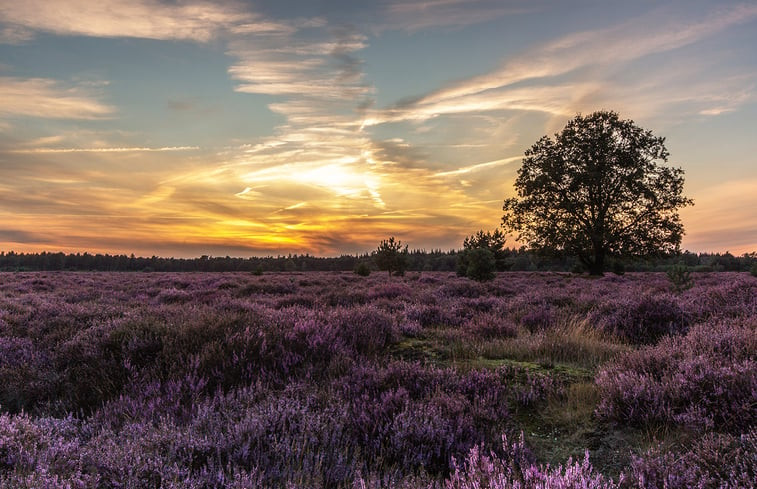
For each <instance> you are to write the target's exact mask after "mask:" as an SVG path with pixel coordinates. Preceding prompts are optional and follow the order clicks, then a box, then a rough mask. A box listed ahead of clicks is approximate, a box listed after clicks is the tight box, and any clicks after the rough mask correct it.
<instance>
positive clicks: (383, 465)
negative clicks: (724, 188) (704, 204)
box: [0, 272, 757, 489]
mask: <svg viewBox="0 0 757 489" xmlns="http://www.w3.org/2000/svg"><path fill="white" fill-rule="evenodd" d="M693 276H694V284H695V285H694V287H693V288H691V289H689V290H686V291H683V292H681V293H679V294H671V293H670V291H669V283H668V281H667V278H666V277H665V274H663V273H650V274H636V273H627V274H625V275H623V276H622V277H618V276H607V277H604V278H599V279H586V278H584V277H578V276H574V275H570V274H557V273H503V274H499V275H498V277H497V278H496V279H495V280H493V281H491V282H486V283H478V282H473V281H470V280H468V279H465V278H460V277H457V276H455V275H454V274H451V273H423V274H417V273H408V274H407V275H406V276H405V277H402V278H399V277H388V276H387V275H386V274H371V275H370V276H368V277H359V276H357V275H355V274H352V273H325V272H324V273H321V272H313V273H281V274H263V275H260V276H256V275H253V274H248V273H223V274H220V273H218V274H214V273H185V274H178V273H120V274H119V273H112V274H109V273H73V272H72V273H47V272H40V273H2V274H0V488H19V487H22V488H23V487H29V488H37V487H40V488H106V487H123V488H184V487H187V488H198V489H199V488H240V489H241V488H250V487H271V488H274V487H276V488H278V487H313V488H332V487H342V488H363V487H364V488H379V487H387V488H409V487H421V488H422V487H428V488H437V489H438V488H443V487H445V488H448V489H453V488H460V489H462V488H469V487H470V488H473V487H491V488H505V487H507V488H563V487H566V488H567V487H590V488H614V487H623V488H626V487H643V488H651V487H671V488H673V487H697V484H700V485H702V487H747V486H748V484H749V481H753V480H754V477H753V476H754V473H755V466H756V465H757V463H756V462H755V457H756V456H757V455H755V454H757V447H755V439H757V437H756V436H755V433H754V430H755V427H757V417H756V415H755V413H756V412H757V397H756V396H757V341H756V340H755V338H757V334H755V328H756V327H757V325H756V324H755V317H757V278H754V277H751V276H749V275H748V274H738V273H719V274H715V273H706V274H696V273H695V274H693ZM562 411H565V413H566V414H565V415H564V416H563V417H561V416H559V415H556V414H555V413H560V412H562ZM628 432H630V433H632V436H627V437H625V438H623V437H624V436H625V435H624V433H628ZM521 433H523V435H522V436H520V437H519V435H520V434H521ZM608 433H609V434H610V435H612V436H610V437H609V438H608V440H605V438H604V436H605V435H606V434H608ZM649 433H657V434H661V436H663V437H664V436H665V434H666V433H672V434H676V433H678V434H679V436H689V437H691V438H692V439H697V440H699V441H697V442H696V443H693V444H689V445H688V446H687V447H686V448H685V449H681V448H680V447H678V446H677V445H675V443H674V442H675V440H674V439H672V438H671V440H667V442H666V443H665V444H662V443H661V444H660V445H659V446H657V447H654V446H653V447H652V448H651V449H650V448H649V446H648V445H644V446H641V445H639V444H638V440H642V439H648V438H649ZM681 433H683V434H681ZM503 434H505V435H506V436H505V439H504V440H505V441H504V443H503ZM507 440H517V441H516V442H515V443H511V442H508V441H507ZM613 440H616V441H613ZM617 440H621V441H620V442H617ZM634 440H637V441H636V442H635V441H634ZM563 446H564V448H563ZM665 447H672V448H665ZM555 454H557V455H555ZM608 454H612V455H608ZM640 454H641V455H640ZM569 457H572V458H569ZM721 462H722V463H721ZM607 474H611V475H612V476H613V477H614V479H613V478H611V477H609V476H608V475H607ZM615 481H617V482H615ZM701 481H704V482H701Z"/></svg>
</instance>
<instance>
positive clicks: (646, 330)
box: [589, 294, 691, 344]
mask: <svg viewBox="0 0 757 489" xmlns="http://www.w3.org/2000/svg"><path fill="white" fill-rule="evenodd" d="M589 320H590V321H591V322H593V323H595V324H596V325H597V326H599V327H600V328H601V329H603V330H604V331H605V332H606V333H608V334H612V335H615V336H619V337H621V338H624V339H626V340H628V341H630V342H632V343H636V344H650V343H655V342H657V341H658V340H659V339H660V338H661V337H663V336H665V335H668V334H676V333H684V332H686V330H687V329H688V327H689V325H690V323H691V317H690V314H689V313H687V312H686V310H684V308H683V307H681V305H680V304H679V302H678V300H676V298H675V297H673V296H670V295H665V294H658V295H652V294H644V295H641V296H640V297H633V296H631V297H628V298H612V299H611V301H609V302H606V303H605V304H603V305H601V306H600V307H599V308H597V309H595V310H594V311H592V312H591V313H590V314H589Z"/></svg>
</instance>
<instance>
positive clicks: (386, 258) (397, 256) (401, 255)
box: [373, 236, 408, 275]
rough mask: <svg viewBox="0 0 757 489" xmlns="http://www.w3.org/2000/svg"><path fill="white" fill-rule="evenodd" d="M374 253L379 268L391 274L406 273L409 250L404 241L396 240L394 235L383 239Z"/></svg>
mask: <svg viewBox="0 0 757 489" xmlns="http://www.w3.org/2000/svg"><path fill="white" fill-rule="evenodd" d="M373 253H374V256H373V260H374V262H375V263H376V266H377V267H378V269H379V270H386V271H388V272H389V275H392V274H394V275H404V274H405V269H406V268H407V255H408V251H407V245H405V246H404V247H403V246H402V241H399V240H395V239H394V236H392V237H390V238H389V239H385V240H382V241H381V243H379V246H378V248H377V249H376V251H374V252H373Z"/></svg>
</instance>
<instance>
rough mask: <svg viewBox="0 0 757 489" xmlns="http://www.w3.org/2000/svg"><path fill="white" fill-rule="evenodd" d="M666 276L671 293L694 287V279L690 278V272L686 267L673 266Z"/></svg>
mask: <svg viewBox="0 0 757 489" xmlns="http://www.w3.org/2000/svg"><path fill="white" fill-rule="evenodd" d="M667 274H668V280H670V285H671V288H672V289H673V292H683V291H684V290H688V289H690V288H692V287H693V286H694V279H692V278H691V272H689V268H688V267H687V266H686V265H680V264H679V265H673V266H672V267H670V268H669V269H668V271H667Z"/></svg>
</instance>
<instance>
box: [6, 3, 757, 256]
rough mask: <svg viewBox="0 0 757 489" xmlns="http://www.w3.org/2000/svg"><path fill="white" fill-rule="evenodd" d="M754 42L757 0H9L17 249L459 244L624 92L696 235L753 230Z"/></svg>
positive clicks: (490, 225) (11, 227) (724, 246)
mask: <svg viewBox="0 0 757 489" xmlns="http://www.w3.org/2000/svg"><path fill="white" fill-rule="evenodd" d="M755 46H757V2H754V1H750V2H744V3H738V2H726V1H696V0H686V1H680V2H657V1H646V0H639V1H630V2H629V1H598V0H592V1H589V0H586V1H578V0H576V1H557V0H553V1H540V0H533V1H525V0H524V1H514V0H492V1H490V0H481V1H475V0H427V1H410V0H376V1H371V2H368V1H365V2H363V1H356V0H333V1H332V0H324V1H318V0H301V1H288V0H276V1H274V0H261V1H255V2H243V1H239V2H235V3H232V2H204V1H170V2H169V1H165V2H164V1H160V0H98V1H91V0H24V1H20V0H0V250H4V251H9V250H15V251H17V252H20V251H43V250H46V251H64V252H72V251H74V252H75V251H89V252H108V253H127V254H128V253H135V254H137V255H147V256H150V255H161V256H184V257H190V256H199V255H214V256H219V255H220V256H225V255H231V256H250V255H268V254H274V255H276V254H286V253H306V252H307V253H311V254H315V255H324V256H333V255H339V254H341V253H355V252H364V251H370V250H371V249H374V248H375V247H376V245H377V244H378V241H379V240H381V239H383V238H385V237H388V236H389V235H394V236H396V237H397V238H399V239H401V240H402V241H403V242H406V243H408V244H409V245H410V247H411V248H425V249H431V248H441V249H450V248H459V247H460V246H461V243H462V239H463V237H464V236H466V235H469V234H472V233H473V232H475V231H476V230H478V229H482V228H483V229H494V228H495V227H497V226H498V225H499V223H500V220H501V216H502V202H503V200H504V199H505V198H506V197H510V196H513V195H514V190H513V186H512V185H513V181H514V178H515V175H516V172H517V170H518V168H519V166H520V161H521V157H522V156H523V153H524V151H525V150H526V149H527V148H529V147H530V146H531V145H532V144H533V143H534V142H535V141H536V140H537V139H539V138H540V137H541V136H543V135H545V134H550V135H552V134H553V133H555V132H557V131H559V130H560V129H561V128H562V127H563V126H564V125H565V123H566V122H567V120H568V119H570V118H572V117H573V116H575V115H576V114H577V113H583V114H587V113H589V112H593V111H595V110H600V109H612V110H615V111H617V112H619V113H620V116H621V117H622V118H624V119H633V120H634V121H635V122H636V123H637V124H638V125H640V126H642V127H644V128H646V129H651V130H652V131H653V132H654V134H655V135H659V136H665V137H666V138H667V140H666V145H667V148H668V150H669V151H670V153H671V158H670V161H669V164H670V165H672V166H680V167H682V168H683V169H684V170H685V172H686V173H685V177H686V186H685V193H686V195H687V196H689V197H691V198H693V199H694V201H695V206H694V207H691V208H686V209H684V210H683V211H682V212H681V216H682V218H683V222H684V226H685V228H686V236H685V237H684V240H683V244H682V248H684V249H689V250H692V251H719V252H724V251H726V250H729V251H730V252H732V253H734V254H741V253H744V252H750V251H757V49H756V48H755ZM510 243H511V244H512V243H513V242H512V239H511V240H510Z"/></svg>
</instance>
